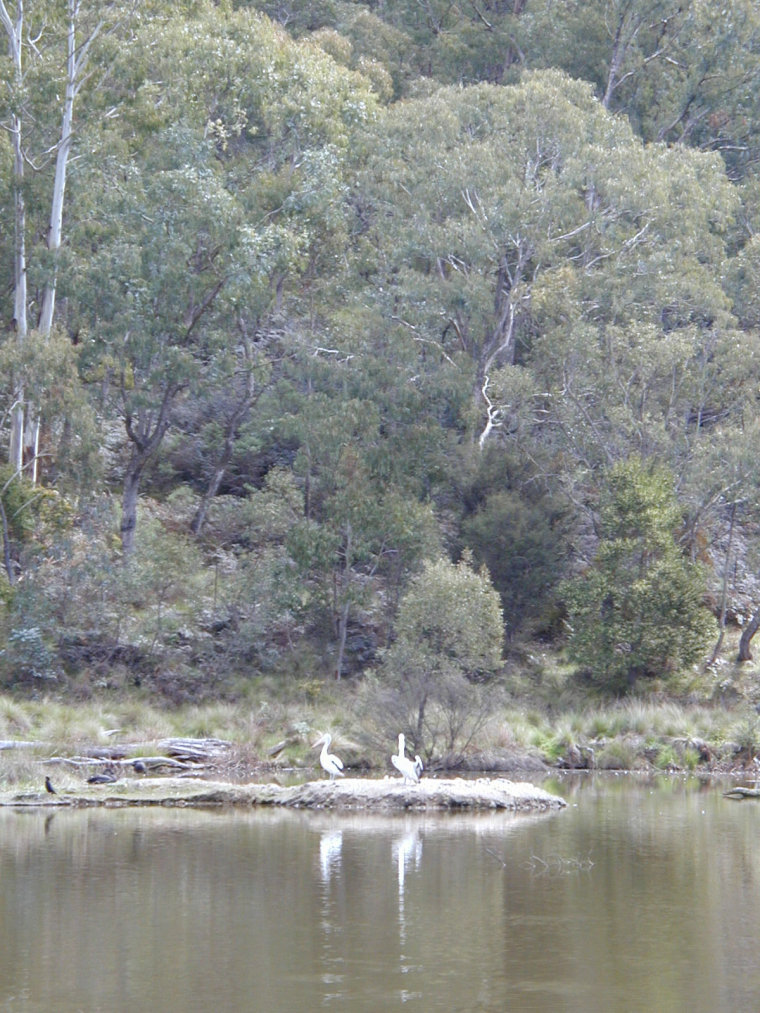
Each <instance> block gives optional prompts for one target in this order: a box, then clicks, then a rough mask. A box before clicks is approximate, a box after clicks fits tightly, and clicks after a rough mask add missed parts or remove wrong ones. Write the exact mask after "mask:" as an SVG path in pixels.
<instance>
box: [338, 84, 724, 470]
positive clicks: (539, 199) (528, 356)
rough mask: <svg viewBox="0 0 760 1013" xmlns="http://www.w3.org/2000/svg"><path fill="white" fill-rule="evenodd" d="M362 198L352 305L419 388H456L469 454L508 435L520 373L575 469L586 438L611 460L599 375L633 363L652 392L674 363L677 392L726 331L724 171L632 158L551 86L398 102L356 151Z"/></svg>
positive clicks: (614, 124)
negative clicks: (366, 305) (465, 408)
mask: <svg viewBox="0 0 760 1013" xmlns="http://www.w3.org/2000/svg"><path fill="white" fill-rule="evenodd" d="M357 189H358V191H359V193H360V195H361V201H362V202H363V203H362V205H361V206H362V218H363V221H364V222H366V225H365V226H364V228H363V231H362V233H361V234H360V236H359V239H358V241H357V246H356V249H357V256H358V257H360V258H361V261H360V262H361V263H362V264H366V265H370V270H369V271H368V278H369V281H370V285H369V286H368V289H370V290H369V291H368V290H365V291H364V293H363V296H362V298H363V299H364V300H365V301H371V303H372V305H373V306H374V307H375V310H376V312H377V313H379V314H380V315H381V316H382V318H383V320H384V321H385V324H386V327H387V328H389V329H392V331H393V332H394V333H395V334H396V335H399V336H401V335H404V336H405V338H406V341H407V343H408V344H409V345H410V346H412V347H416V349H417V352H418V355H417V359H416V363H415V367H414V368H415V374H417V373H419V372H422V373H426V372H429V371H431V370H434V371H435V370H441V369H447V370H454V371H458V372H459V373H461V374H463V375H465V376H467V377H468V383H469V385H470V390H471V392H472V402H471V406H472V407H471V412H470V415H469V417H468V416H467V415H466V414H465V415H464V416H460V421H461V422H462V423H464V424H465V425H466V426H467V427H469V430H470V432H471V435H472V438H473V440H474V442H475V443H476V444H477V443H480V444H481V445H482V444H483V443H484V442H485V441H486V440H487V439H491V438H493V436H494V434H495V433H496V432H498V430H499V429H500V428H504V427H503V422H504V419H505V413H508V411H509V401H510V399H511V397H512V394H513V392H514V387H515V377H516V372H515V370H517V371H518V372H519V371H523V372H524V370H525V369H526V368H528V369H529V370H530V375H531V376H532V377H533V378H534V381H535V384H534V387H533V391H534V394H535V395H536V396H537V397H536V399H535V401H534V404H536V405H540V406H541V409H542V413H543V414H542V416H541V417H543V418H544V419H546V418H548V417H549V415H552V416H553V417H554V418H555V422H556V423H559V425H560V426H561V427H564V430H565V434H566V438H567V440H568V441H570V442H572V441H575V443H576V444H577V453H578V454H579V455H582V454H583V453H585V449H584V447H583V446H582V442H581V441H585V440H587V439H593V440H595V441H596V444H597V447H596V451H595V453H596V454H597V455H598V454H599V453H600V452H602V453H603V454H607V453H608V448H605V447H604V445H603V444H604V440H605V439H606V436H605V435H604V434H605V433H606V434H609V432H610V429H612V428H618V427H617V426H616V425H611V424H610V422H609V421H608V420H606V419H605V418H603V417H602V416H600V415H599V410H598V409H600V406H601V404H602V402H603V401H604V402H605V406H604V407H603V408H601V410H602V411H608V410H612V408H611V406H608V405H607V404H606V401H607V396H609V398H611V399H612V401H613V402H614V401H618V402H619V401H621V399H622V400H623V401H624V399H625V396H626V390H625V387H624V384H625V383H626V382H628V380H627V379H626V377H625V376H622V375H621V376H620V377H619V379H616V378H615V377H614V375H613V373H612V372H611V370H618V371H620V372H621V373H624V372H625V370H626V369H629V368H634V367H633V366H632V360H634V359H635V360H637V367H635V368H638V369H641V368H647V369H649V370H651V371H654V372H656V373H657V375H658V376H659V380H660V381H661V382H662V385H663V387H664V386H665V385H666V384H667V383H668V380H669V377H670V376H671V375H672V363H671V362H670V360H671V359H672V358H673V356H674V355H680V356H681V358H682V369H681V374H682V376H683V377H684V382H686V374H687V373H688V370H689V369H690V368H691V362H692V359H693V357H694V356H695V355H696V354H698V352H699V349H700V346H701V343H702V342H703V339H704V334H705V333H706V331H707V330H709V329H710V328H712V329H713V330H716V329H719V328H723V329H725V327H727V326H728V325H729V323H730V313H729V309H730V307H729V303H728V301H727V299H726V298H725V295H724V294H723V292H722V289H721V271H722V266H723V260H724V256H725V251H724V242H725V238H724V237H725V232H726V229H727V228H728V225H729V223H730V220H731V215H732V213H733V211H734V209H735V207H736V199H735V196H734V193H733V190H732V187H731V186H730V184H729V183H728V181H727V180H726V178H725V174H724V172H723V169H722V165H721V163H720V160H719V159H718V158H717V157H716V156H707V155H698V154H696V153H692V152H687V151H684V150H681V151H673V152H671V151H668V150H667V149H665V148H663V147H653V148H648V147H645V146H643V145H642V144H641V142H640V141H639V140H638V139H637V138H636V137H635V136H634V134H633V132H632V131H631V129H630V127H629V126H628V125H627V123H625V122H624V121H623V120H621V119H619V118H615V117H613V116H611V115H610V114H609V113H608V112H607V111H606V110H605V109H604V108H603V106H602V105H601V103H599V102H598V101H597V100H596V99H594V97H593V95H592V93H591V89H590V87H589V86H587V85H584V84H581V83H579V82H574V81H570V80H569V79H568V78H566V77H564V76H563V75H560V74H558V73H556V72H553V71H549V72H545V73H540V74H535V75H528V76H526V77H525V78H524V79H523V81H522V82H521V83H520V84H519V85H515V86H509V87H503V88H494V87H491V86H485V85H481V86H477V87H473V88H466V89H441V90H440V91H438V92H436V93H435V94H434V95H432V96H430V97H429V98H424V99H420V100H415V101H407V102H403V103H399V104H397V105H396V106H395V107H393V108H391V109H389V110H387V111H386V112H385V113H384V114H383V116H382V117H381V119H380V120H379V121H378V125H377V128H376V130H375V131H374V132H373V133H372V134H371V137H370V139H369V140H368V141H367V147H366V154H365V161H364V163H363V164H362V165H361V166H360V168H359V171H358V173H357ZM721 333H723V330H721ZM685 335H690V336H691V337H690V342H691V343H690V345H689V348H688V349H687V348H684V347H681V346H680V345H679V342H681V341H682V340H683V337H684V336H685ZM688 343H689V342H688V341H687V344H688ZM677 346H678V347H677ZM652 355H654V356H655V360H654V363H652V362H651V356H652ZM625 358H628V360H630V363H631V364H629V365H624V361H625ZM658 359H661V360H662V361H660V362H659V365H658V364H657V360H658ZM632 379H633V380H634V381H635V382H637V383H639V382H640V381H639V379H638V374H636V376H634V377H632ZM520 382H521V381H520V380H519V377H518V378H517V385H518V386H519V384H520ZM600 382H601V383H602V384H603V390H604V392H605V394H604V396H603V395H602V393H601V391H599V393H598V394H595V391H597V390H598V388H597V386H596V384H598V383H600ZM515 396H517V395H516V392H515ZM520 396H521V397H523V398H524V391H523V392H522V393H521V394H520ZM595 399H596V405H597V408H596V409H595V408H594V400H595ZM682 409H683V404H679V406H678V409H677V410H675V409H674V414H678V412H682ZM615 410H617V409H615ZM565 411H566V412H567V413H568V416H567V418H566V419H564V420H563V412H565ZM681 417H682V416H681Z"/></svg>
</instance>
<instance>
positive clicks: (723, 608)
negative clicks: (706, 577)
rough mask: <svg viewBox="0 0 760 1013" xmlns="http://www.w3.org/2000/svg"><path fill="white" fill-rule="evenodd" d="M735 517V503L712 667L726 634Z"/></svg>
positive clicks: (729, 531)
mask: <svg viewBox="0 0 760 1013" xmlns="http://www.w3.org/2000/svg"><path fill="white" fill-rule="evenodd" d="M735 517H736V503H732V504H731V520H730V522H729V526H728V547H727V548H726V561H725V564H724V566H723V590H722V593H721V602H720V619H719V626H720V633H719V634H718V640H717V643H716V644H715V647H714V648H713V652H712V655H711V657H710V661H709V664H710V665H714V664H715V662H716V661H717V660H718V655H719V654H720V649H721V647H722V646H723V637H724V635H725V632H726V603H727V601H728V574H729V572H730V570H729V568H730V565H731V544H732V542H733V540H734V519H735Z"/></svg>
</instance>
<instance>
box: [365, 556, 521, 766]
mask: <svg viewBox="0 0 760 1013" xmlns="http://www.w3.org/2000/svg"><path fill="white" fill-rule="evenodd" d="M503 638H504V626H503V618H502V613H501V605H500V603H499V595H498V593H497V591H496V590H495V589H494V587H493V585H492V583H491V579H490V577H489V575H488V572H487V571H486V570H485V569H481V570H480V571H476V570H474V569H473V568H472V565H471V560H470V559H469V558H467V557H465V558H464V559H463V560H462V561H461V562H459V563H456V564H455V563H451V562H450V561H449V560H447V559H438V560H435V561H429V562H427V563H426V564H425V566H424V567H423V569H422V571H421V572H420V573H418V574H417V575H416V576H415V577H414V578H412V580H411V581H410V583H409V586H408V588H407V590H406V593H405V594H404V595H403V597H402V599H401V602H400V604H399V610H398V617H397V623H396V640H395V642H394V644H393V645H392V646H391V647H390V648H389V649H388V650H387V651H386V652H385V656H384V658H383V665H382V669H381V670H380V672H379V673H378V675H377V678H376V679H375V680H370V681H369V682H368V684H367V685H366V686H365V687H364V692H363V697H362V702H363V704H364V708H363V714H362V721H363V723H364V724H365V726H366V727H368V728H371V729H373V730H374V733H375V737H376V738H378V739H379V738H382V740H383V741H385V740H388V739H393V738H394V737H395V736H396V735H397V734H398V733H399V732H404V734H405V735H406V737H407V740H408V743H409V746H410V749H412V750H413V751H414V752H420V753H421V754H422V755H423V756H425V757H427V758H428V759H430V758H431V757H433V756H441V755H445V756H447V758H448V761H449V762H456V758H457V757H458V756H461V755H462V753H463V752H464V751H465V750H466V748H467V746H468V745H469V743H470V741H471V740H472V737H473V736H474V735H475V733H476V732H477V731H478V729H479V728H481V727H482V725H483V723H484V721H486V720H487V718H488V716H489V714H490V713H491V711H492V703H493V692H494V691H495V690H494V689H493V688H492V687H491V686H489V685H488V684H487V682H486V680H488V679H489V678H490V677H492V676H494V675H495V674H496V672H497V671H498V670H499V668H500V666H501V662H502V643H503Z"/></svg>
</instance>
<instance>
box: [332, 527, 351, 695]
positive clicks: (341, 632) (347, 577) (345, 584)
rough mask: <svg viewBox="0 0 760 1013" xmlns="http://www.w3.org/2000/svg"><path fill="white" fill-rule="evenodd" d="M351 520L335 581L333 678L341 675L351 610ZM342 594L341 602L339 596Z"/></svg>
mask: <svg viewBox="0 0 760 1013" xmlns="http://www.w3.org/2000/svg"><path fill="white" fill-rule="evenodd" d="M352 534H353V532H352V529H351V522H350V521H349V522H348V523H347V524H346V540H345V545H344V559H343V574H342V576H341V578H340V580H339V581H336V583H337V584H338V587H337V588H336V602H335V610H336V612H337V615H338V620H337V627H338V630H337V632H338V660H337V663H336V665H335V678H336V679H341V678H342V677H343V661H344V659H345V655H346V637H347V636H348V617H349V614H350V611H351V600H350V597H349V594H348V590H349V587H350V585H351V558H352V555H353V544H352ZM342 595H344V596H345V597H344V600H343V602H342V603H341V601H340V598H341V596H342Z"/></svg>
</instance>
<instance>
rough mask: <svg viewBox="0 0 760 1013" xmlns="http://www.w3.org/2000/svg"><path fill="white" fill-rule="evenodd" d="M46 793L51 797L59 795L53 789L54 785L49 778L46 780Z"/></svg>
mask: <svg viewBox="0 0 760 1013" xmlns="http://www.w3.org/2000/svg"><path fill="white" fill-rule="evenodd" d="M45 791H46V792H48V794H50V795H57V794H58V792H57V791H56V790H55V788H54V787H53V785H52V783H51V781H50V778H49V777H46V778H45Z"/></svg>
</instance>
